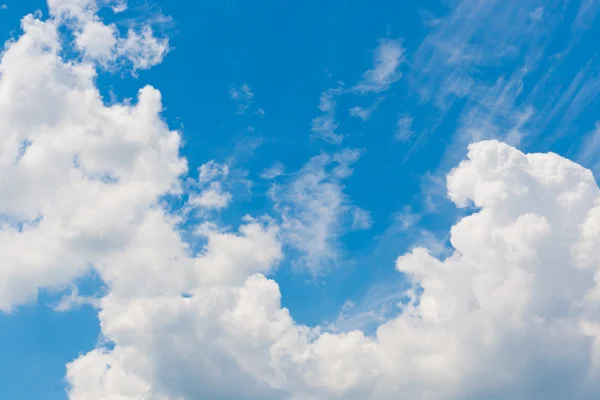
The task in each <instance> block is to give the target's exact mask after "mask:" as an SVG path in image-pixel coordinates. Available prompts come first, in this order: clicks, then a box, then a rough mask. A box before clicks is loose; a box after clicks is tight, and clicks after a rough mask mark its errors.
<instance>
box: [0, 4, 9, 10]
mask: <svg viewBox="0 0 600 400" xmlns="http://www.w3.org/2000/svg"><path fill="white" fill-rule="evenodd" d="M0 10H8V5H7V4H2V5H0Z"/></svg>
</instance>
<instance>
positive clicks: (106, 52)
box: [48, 0, 169, 72]
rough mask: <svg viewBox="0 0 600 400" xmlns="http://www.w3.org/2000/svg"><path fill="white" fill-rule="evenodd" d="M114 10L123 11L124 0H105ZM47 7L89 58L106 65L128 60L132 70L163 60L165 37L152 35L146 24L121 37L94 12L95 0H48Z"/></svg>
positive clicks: (146, 67)
mask: <svg viewBox="0 0 600 400" xmlns="http://www.w3.org/2000/svg"><path fill="white" fill-rule="evenodd" d="M102 5H104V6H110V7H111V8H112V9H113V11H114V12H115V13H119V12H122V11H124V10H125V9H126V8H127V4H126V2H124V1H114V0H113V1H110V0H109V1H106V2H103V3H102ZM48 8H49V11H50V14H51V15H52V16H53V18H54V20H55V22H56V23H60V24H65V25H68V26H69V28H71V29H72V31H73V34H74V36H75V45H76V47H77V49H78V50H79V51H80V52H81V53H82V54H83V55H84V56H85V57H87V58H88V59H89V60H92V61H94V62H96V63H98V64H99V65H101V66H102V67H105V68H111V69H113V68H117V67H118V66H119V65H121V64H123V63H129V65H130V66H131V68H132V70H133V71H134V72H135V71H137V70H143V69H148V68H151V67H153V66H154V65H156V64H159V63H161V62H162V60H163V58H164V56H165V55H166V54H167V52H168V51H169V42H168V40H167V39H166V38H158V37H156V36H155V35H154V32H153V30H152V28H151V27H150V26H149V25H148V24H142V25H141V26H138V27H135V26H131V27H130V28H129V29H128V31H127V35H126V36H125V37H121V36H120V34H119V31H118V29H117V27H116V26H115V25H114V24H109V25H107V24H105V23H104V22H103V21H102V20H101V18H100V17H98V15H97V12H98V10H99V4H98V3H97V2H96V1H95V0H49V1H48Z"/></svg>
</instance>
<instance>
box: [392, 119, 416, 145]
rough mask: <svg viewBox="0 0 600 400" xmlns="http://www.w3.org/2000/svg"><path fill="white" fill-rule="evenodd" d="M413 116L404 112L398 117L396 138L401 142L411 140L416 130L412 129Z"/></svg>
mask: <svg viewBox="0 0 600 400" xmlns="http://www.w3.org/2000/svg"><path fill="white" fill-rule="evenodd" d="M412 124H413V118H412V117H411V116H410V115H408V114H403V115H401V116H400V117H399V118H398V121H397V122H396V134H395V135H394V139H395V140H397V141H399V142H406V141H408V140H410V139H411V138H412V137H413V135H414V132H413V131H412Z"/></svg>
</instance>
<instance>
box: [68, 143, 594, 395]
mask: <svg viewBox="0 0 600 400" xmlns="http://www.w3.org/2000/svg"><path fill="white" fill-rule="evenodd" d="M448 194H449V196H450V198H451V199H452V200H453V201H454V202H456V204H457V205H458V206H461V207H462V206H468V205H474V206H475V207H477V211H475V212H474V213H473V214H471V215H469V216H467V217H464V218H463V219H461V220H460V221H459V222H458V223H457V224H456V225H455V226H454V227H453V228H452V230H451V243H452V245H453V247H454V252H453V253H452V254H451V255H450V256H449V257H447V258H445V259H437V258H435V257H434V256H432V255H431V254H430V253H429V252H428V251H427V250H426V249H424V248H415V249H414V250H412V251H411V252H409V253H407V254H405V255H403V256H401V257H399V258H398V260H397V262H396V268H397V270H398V271H399V272H400V273H403V274H406V276H407V277H408V278H409V279H410V282H412V288H411V289H410V290H408V291H407V292H405V297H406V298H407V302H404V303H403V304H404V305H402V306H400V307H401V309H402V312H401V313H400V314H399V316H397V317H394V318H392V319H389V320H387V321H385V322H382V323H381V325H380V326H379V327H378V329H377V330H376V333H375V334H374V335H373V336H366V335H364V334H363V333H362V332H360V331H358V330H356V331H350V332H347V333H328V332H323V330H322V329H321V328H318V327H316V328H310V327H306V326H302V325H298V324H296V323H295V322H294V321H293V320H292V318H291V317H290V315H289V313H288V311H287V310H286V309H284V308H281V304H280V301H281V295H280V293H279V288H278V286H277V284H276V283H275V282H274V281H272V280H269V279H267V278H265V276H264V275H263V274H264V273H266V272H268V271H269V270H270V269H271V268H272V267H273V266H274V265H275V264H276V262H277V260H278V259H279V258H280V257H281V252H280V251H281V250H280V245H279V244H278V241H277V239H276V238H277V232H276V230H275V228H274V227H273V226H271V227H269V225H263V224H260V223H258V222H256V221H252V220H250V221H249V222H248V225H245V226H243V227H242V228H241V231H240V232H239V233H237V234H226V233H210V234H209V238H208V245H207V249H206V251H205V252H204V253H203V254H202V255H201V256H199V257H197V258H195V259H193V260H191V262H192V263H194V264H196V265H197V267H196V268H192V269H191V271H196V272H195V274H196V275H192V276H194V277H193V278H192V279H190V280H189V282H190V284H189V286H193V287H188V288H187V289H186V290H187V292H189V293H190V295H189V296H181V295H178V294H175V293H173V294H162V295H158V294H157V295H155V296H141V297H140V296H135V297H132V296H131V295H130V294H128V293H125V292H124V293H120V294H118V295H117V294H115V293H112V294H111V295H109V296H107V297H105V298H104V299H103V300H102V311H101V312H100V319H101V323H102V327H103V333H104V334H105V335H106V336H107V338H108V339H110V340H111V341H113V342H114V344H115V345H114V348H112V349H106V348H98V349H96V350H93V351H91V352H89V353H87V354H85V355H83V356H81V357H80V358H78V359H77V360H75V361H74V362H73V363H71V364H69V365H68V374H67V377H68V380H69V382H70V384H71V391H70V396H71V398H73V399H84V398H103V397H104V398H148V399H155V398H156V399H176V398H177V399H179V398H184V399H185V398H204V397H210V398H215V397H217V398H240V399H259V398H260V399H305V398H311V399H335V398H340V399H341V398H343V399H357V400H358V399H365V398H377V399H396V398H398V397H399V396H406V397H411V398H421V399H425V398H436V399H455V398H464V399H477V398H482V397H485V398H511V399H513V398H548V397H553V398H577V399H587V398H593V397H595V396H598V395H599V394H600V385H598V383H597V382H598V379H597V374H598V373H599V370H598V367H600V356H599V354H600V340H599V335H600V329H599V327H600V321H599V317H600V314H599V313H598V311H599V310H600V308H599V306H600V303H599V299H600V296H598V293H600V286H599V284H598V281H599V280H600V279H598V278H597V276H600V274H599V272H598V271H599V264H598V261H600V256H599V254H600V250H598V249H600V241H598V238H599V237H600V235H598V232H599V231H600V230H599V229H598V226H600V218H599V216H600V212H599V211H598V210H599V208H600V205H599V204H600V191H599V189H598V187H597V185H596V182H595V181H594V178H593V176H592V174H591V173H590V172H589V171H588V170H586V169H584V168H582V167H580V166H579V165H577V164H574V163H572V162H570V161H568V160H566V159H563V158H561V157H559V156H557V155H555V154H529V155H526V154H523V153H521V152H519V151H518V150H516V149H514V148H512V147H509V146H508V145H505V144H502V143H499V142H495V141H490V142H481V143H477V144H475V145H472V146H471V147H470V151H469V156H468V159H467V160H466V161H464V162H463V163H461V165H460V166H458V167H457V168H456V169H455V170H453V171H452V172H451V173H450V175H449V176H448ZM164 268H168V267H166V266H165V267H164ZM169 270H170V271H172V273H177V271H178V270H179V268H178V267H177V262H175V264H171V265H170V268H169ZM184 270H186V269H184ZM207 273H208V274H207ZM124 279H125V277H124ZM192 282H193V283H192ZM181 289H182V288H181ZM556 376H560V377H561V379H559V380H557V379H554V377H556ZM232 381H234V382H236V384H235V385H232V384H231V382H232Z"/></svg>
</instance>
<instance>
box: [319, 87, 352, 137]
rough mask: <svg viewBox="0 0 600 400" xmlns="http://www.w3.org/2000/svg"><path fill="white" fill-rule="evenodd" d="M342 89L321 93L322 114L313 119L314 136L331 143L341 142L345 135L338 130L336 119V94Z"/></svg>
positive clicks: (320, 108)
mask: <svg viewBox="0 0 600 400" xmlns="http://www.w3.org/2000/svg"><path fill="white" fill-rule="evenodd" d="M340 93H341V89H339V88H338V89H328V90H326V91H324V92H323V93H322V94H321V99H320V102H319V110H320V111H321V115H319V116H318V117H315V118H314V119H313V120H312V129H311V130H312V133H313V135H312V136H313V138H318V139H322V140H324V141H326V142H328V143H331V144H341V143H342V140H344V135H342V134H339V133H337V132H336V130H337V128H338V123H337V122H336V120H335V107H336V96H338V95H339V94H340Z"/></svg>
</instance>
